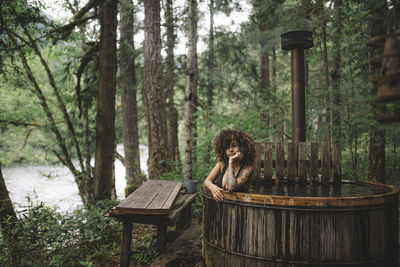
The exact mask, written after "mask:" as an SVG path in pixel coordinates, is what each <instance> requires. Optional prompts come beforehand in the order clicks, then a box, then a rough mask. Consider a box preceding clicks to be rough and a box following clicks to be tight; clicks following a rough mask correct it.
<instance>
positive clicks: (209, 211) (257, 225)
mask: <svg viewBox="0 0 400 267" xmlns="http://www.w3.org/2000/svg"><path fill="white" fill-rule="evenodd" d="M238 194H244V193H231V194H230V195H232V196H236V197H237V195H238ZM391 195H393V196H394V197H393V198H392V197H391ZM232 198H235V197H232ZM382 198H383V199H385V198H387V199H386V200H383V201H380V203H381V206H371V208H370V209H369V208H368V207H366V206H365V205H359V206H354V207H353V208H352V209H347V208H346V207H343V206H340V205H339V206H337V207H334V206H329V207H324V206H315V205H314V206H303V207H301V208H300V209H299V207H298V206H291V207H290V206H286V207H283V206H279V205H276V204H267V205H261V204H251V205H248V204H247V202H242V201H240V200H232V201H229V200H228V201H225V200H224V201H223V202H222V203H217V202H215V201H214V200H213V199H212V198H211V197H209V196H208V195H207V192H205V195H204V205H205V206H204V248H203V249H204V253H205V254H204V258H205V261H206V264H208V265H207V266H229V267H230V266H273V267H277V266H279V267H289V266H290V267H295V266H296V267H298V266H305V265H308V264H314V265H315V266H318V265H321V266H322V265H327V266H341V265H346V266H347V265H348V264H352V266H358V267H364V266H370V267H372V266H374V267H375V266H382V267H383V266H385V267H386V266H391V265H390V264H391V263H392V262H393V260H395V259H396V258H397V248H398V245H397V241H398V239H397V228H398V222H397V217H396V216H397V213H398V211H397V207H398V205H397V203H398V191H397V190H395V189H394V191H393V192H391V193H388V194H386V195H384V196H382ZM362 199H363V198H360V200H362ZM364 200H366V201H367V204H366V205H368V203H369V199H368V198H364ZM314 204H315V202H314ZM375 207H376V208H375ZM393 233H394V234H393ZM388 264H389V265H388Z"/></svg>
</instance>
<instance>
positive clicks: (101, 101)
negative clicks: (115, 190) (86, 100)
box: [94, 0, 118, 200]
mask: <svg viewBox="0 0 400 267" xmlns="http://www.w3.org/2000/svg"><path fill="white" fill-rule="evenodd" d="M117 13H118V11H117V1H116V0H111V1H107V2H106V3H105V4H103V5H101V6H100V25H101V35H100V38H101V40H100V41H101V45H100V52H99V62H100V66H99V70H100V75H99V92H98V99H97V115H96V147H95V166H94V198H95V200H100V199H107V198H110V197H111V192H112V185H113V166H114V158H115V156H114V155H115V153H114V152H115V84H116V70H117V64H116V62H117V61H116V42H117V38H116V37H117V36H116V35H117V34H116V33H117Z"/></svg>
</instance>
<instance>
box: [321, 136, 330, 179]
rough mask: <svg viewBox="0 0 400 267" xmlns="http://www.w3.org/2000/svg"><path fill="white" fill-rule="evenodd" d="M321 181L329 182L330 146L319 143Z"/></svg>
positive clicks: (326, 143)
mask: <svg viewBox="0 0 400 267" xmlns="http://www.w3.org/2000/svg"><path fill="white" fill-rule="evenodd" d="M321 144H322V146H321V162H322V166H321V180H322V182H325V183H326V182H329V179H330V178H331V176H332V173H331V144H330V143H328V142H322V143H321Z"/></svg>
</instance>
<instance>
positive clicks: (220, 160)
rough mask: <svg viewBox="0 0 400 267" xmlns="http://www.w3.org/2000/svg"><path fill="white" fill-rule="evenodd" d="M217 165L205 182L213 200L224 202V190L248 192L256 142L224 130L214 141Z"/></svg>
mask: <svg viewBox="0 0 400 267" xmlns="http://www.w3.org/2000/svg"><path fill="white" fill-rule="evenodd" d="M213 146H214V152H215V155H216V158H217V164H216V165H215V167H214V168H213V169H212V171H211V172H210V174H208V176H207V178H206V180H205V181H204V186H206V187H207V188H208V189H209V190H210V192H211V194H212V196H213V198H214V199H215V200H216V201H218V202H219V201H222V200H223V195H222V193H221V191H222V190H223V189H225V190H228V191H229V192H232V191H246V190H248V189H249V186H250V181H251V176H252V174H253V170H254V168H253V162H254V154H255V148H254V142H253V140H252V139H251V137H250V136H248V135H247V134H245V133H244V132H241V131H237V130H231V129H227V130H222V131H221V132H220V133H219V134H218V135H217V137H215V139H214V145H213Z"/></svg>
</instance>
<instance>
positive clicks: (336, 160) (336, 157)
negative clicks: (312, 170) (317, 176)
mask: <svg viewBox="0 0 400 267" xmlns="http://www.w3.org/2000/svg"><path fill="white" fill-rule="evenodd" d="M341 175H342V144H341V143H340V142H335V143H333V182H334V183H336V184H339V183H340V180H341Z"/></svg>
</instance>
